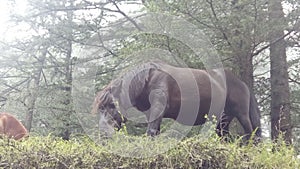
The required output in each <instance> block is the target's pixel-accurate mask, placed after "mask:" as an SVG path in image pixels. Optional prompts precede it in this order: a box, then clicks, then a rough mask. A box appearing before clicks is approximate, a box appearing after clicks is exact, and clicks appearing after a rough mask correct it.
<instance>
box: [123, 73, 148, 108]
mask: <svg viewBox="0 0 300 169" xmlns="http://www.w3.org/2000/svg"><path fill="white" fill-rule="evenodd" d="M148 73H149V71H147V70H144V71H140V72H138V73H136V74H134V73H132V74H129V75H128V76H126V77H125V78H123V79H122V84H121V86H120V87H121V91H120V95H119V98H118V99H119V102H120V106H122V107H123V108H124V109H126V110H127V109H129V108H131V107H134V106H135V101H136V99H137V98H138V97H139V95H140V94H141V93H142V92H143V90H144V87H145V85H146V79H145V77H148V75H147V74H148Z"/></svg>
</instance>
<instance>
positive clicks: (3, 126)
mask: <svg viewBox="0 0 300 169" xmlns="http://www.w3.org/2000/svg"><path fill="white" fill-rule="evenodd" d="M0 135H1V136H3V135H4V136H6V137H8V138H12V139H15V140H20V139H22V138H24V137H27V136H28V132H27V130H26V128H25V127H24V126H23V124H22V123H21V122H20V121H19V120H17V119H16V118H15V117H14V116H13V115H11V114H8V113H1V114H0Z"/></svg>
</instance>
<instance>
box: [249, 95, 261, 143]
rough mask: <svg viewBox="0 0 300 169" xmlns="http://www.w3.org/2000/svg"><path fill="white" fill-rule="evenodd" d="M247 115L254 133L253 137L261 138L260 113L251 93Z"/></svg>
mask: <svg viewBox="0 0 300 169" xmlns="http://www.w3.org/2000/svg"><path fill="white" fill-rule="evenodd" d="M249 114H250V120H251V124H252V127H253V129H254V131H255V135H256V136H258V137H261V133H262V130H261V123H260V111H259V108H258V104H257V100H256V98H255V96H254V93H253V92H252V91H250V105H249Z"/></svg>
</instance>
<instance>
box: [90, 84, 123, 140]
mask: <svg viewBox="0 0 300 169" xmlns="http://www.w3.org/2000/svg"><path fill="white" fill-rule="evenodd" d="M117 107H118V103H117V102H115V101H114V97H113V95H112V93H111V88H106V89H104V90H102V91H101V92H99V93H98V95H97V97H96V99H95V101H94V110H93V112H94V113H98V114H99V129H100V133H101V134H104V135H105V136H109V137H110V136H112V134H113V133H114V131H115V129H117V130H120V129H121V127H122V123H125V122H126V118H125V117H124V116H123V115H122V114H121V112H120V111H119V110H118V108H117Z"/></svg>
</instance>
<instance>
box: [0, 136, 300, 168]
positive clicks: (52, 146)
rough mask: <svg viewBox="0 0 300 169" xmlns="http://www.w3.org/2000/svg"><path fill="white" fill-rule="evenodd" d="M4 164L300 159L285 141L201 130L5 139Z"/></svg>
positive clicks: (288, 163) (254, 164)
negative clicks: (174, 134) (225, 137)
mask: <svg viewBox="0 0 300 169" xmlns="http://www.w3.org/2000/svg"><path fill="white" fill-rule="evenodd" d="M0 168H26V169H27V168H183V169H185V168H213V169H216V168H222V169H223V168H230V169H234V168H251V169H256V168H257V169H264V168H265V169H270V168H274V169H277V168H278V169H283V168H284V169H296V168H300V162H299V160H298V159H297V158H296V157H295V152H294V150H293V148H292V147H290V146H286V145H285V144H282V142H278V143H271V142H267V141H265V142H263V143H260V144H258V145H256V146H254V145H244V146H241V145H240V143H239V142H234V143H224V142H222V141H221V140H220V139H219V138H218V137H214V136H213V137H210V138H205V139H204V138H203V136H201V135H197V136H194V137H191V138H186V139H183V140H181V141H177V140H175V139H171V138H170V139H166V138H160V137H157V138H151V137H140V136H139V137H137V136H125V135H123V134H117V135H116V136H115V137H113V138H112V139H108V140H102V141H93V140H91V139H90V138H88V137H77V138H74V139H72V140H70V141H65V140H62V139H60V138H55V137H52V136H48V137H38V136H36V137H29V138H28V139H26V140H23V141H21V142H17V141H14V140H9V139H1V140H0Z"/></svg>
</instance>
